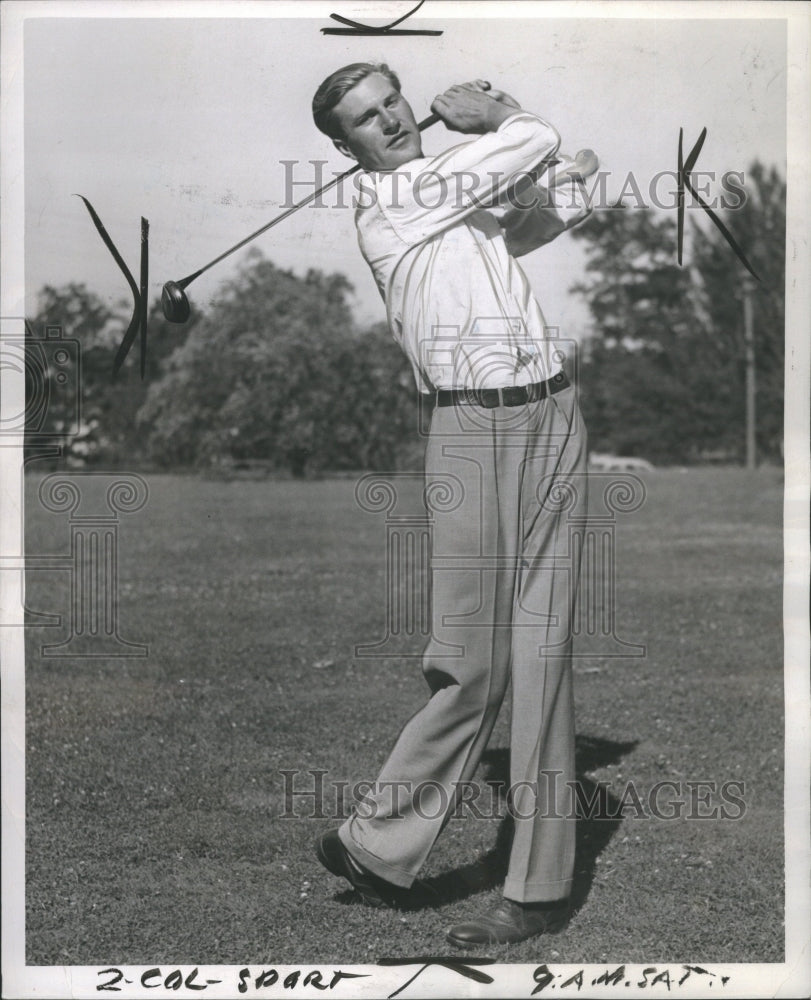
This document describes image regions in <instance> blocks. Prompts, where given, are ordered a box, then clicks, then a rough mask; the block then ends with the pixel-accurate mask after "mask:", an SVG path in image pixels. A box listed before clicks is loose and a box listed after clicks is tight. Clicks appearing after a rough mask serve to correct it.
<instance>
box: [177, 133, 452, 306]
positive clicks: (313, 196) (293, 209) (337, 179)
mask: <svg viewBox="0 0 811 1000" xmlns="http://www.w3.org/2000/svg"><path fill="white" fill-rule="evenodd" d="M439 120H440V118H439V115H429V116H428V117H427V118H423V120H422V121H421V122H420V123H419V124H418V125H417V128H418V129H419V130H420V132H422V131H424V130H425V129H427V128H430V127H431V126H432V125H436V123H437V122H438V121H439ZM359 170H360V164H359V163H356V164H355V166H354V167H350V168H349V170H345V171H344V172H343V173H342V174H339V175H338V176H337V177H334V178H333V179H332V180H331V181H330V182H329V183H328V184H325V185H324V186H323V187H320V188H318V190H317V191H313V193H312V194H308V195H307V197H306V198H302V199H301V201H298V202H296V204H295V205H291V206H290V208H287V209H285V210H284V212H282V213H281V215H277V216H276V218H275V219H271V220H270V222H267V223H265V225H264V226H262V227H261V228H260V229H257V230H256V232H254V233H251V234H250V236H246V237H245V239H244V240H240V241H239V243H236V244H235V245H234V246H232V247H231V248H230V249H228V250H226V251H225V253H221V254H220V256H219V257H215V258H214V260H212V261H211V262H210V263H208V264H206V266H205V267H201V268H200V270H199V271H195V272H194V274H189V275H187V276H186V277H185V278H182V279H181V280H180V281H178V282H177V284H178V285H179V286H180V287H181V288H186V286H187V285H190V284H191V283H192V282H193V281H194V279H195V278H199V277H200V275H201V274H203V272H205V271H207V270H208V269H209V268H210V267H214V265H215V264H219V262H220V261H221V260H225V258H226V257H228V256H230V255H231V254H232V253H236V251H237V250H240V249H241V248H242V247H244V246H245V244H246V243H250V242H251V240H255V239H256V237H257V236H261V235H262V233H266V232H267V231H268V229H272V228H273V227H274V226H277V225H278V224H279V223H280V222H284V220H285V219H287V218H289V217H290V216H291V215H293V213H294V212H297V211H298V210H299V209H300V208H304V206H305V205H309V204H310V202H311V201H315V199H316V198H319V197H320V196H321V195H322V194H324V193H325V192H326V191H329V190H330V189H331V188H334V187H335V185H336V184H340V183H341V181H343V180H346V178H347V177H351V176H352V174H356V173H357V172H358V171H359Z"/></svg>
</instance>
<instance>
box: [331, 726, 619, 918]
mask: <svg viewBox="0 0 811 1000" xmlns="http://www.w3.org/2000/svg"><path fill="white" fill-rule="evenodd" d="M636 745H637V743H636V741H635V740H631V741H626V742H616V741H614V740H604V739H598V738H596V737H593V736H578V737H577V738H576V742H575V771H576V780H577V782H578V784H579V786H580V794H581V796H582V797H583V801H585V802H597V801H598V799H597V792H598V788H599V786H598V784H597V782H595V781H593V780H592V779H591V778H589V777H587V772H589V771H593V770H596V769H597V768H600V767H606V766H607V765H609V764H617V763H619V761H620V760H622V758H623V757H624V756H625V755H626V754H628V753H630V752H631V751H632V750H633V749H634V747H636ZM482 766H483V768H484V781H485V782H487V783H488V784H491V785H492V786H493V787H494V788H496V789H497V790H498V796H499V798H498V805H499V814H501V813H503V814H504V818H503V819H502V820H501V823H500V825H499V828H498V833H497V835H496V842H495V844H494V846H493V847H492V848H491V849H490V850H489V851H488V852H487V854H485V855H483V856H482V857H480V858H479V859H478V860H477V861H473V862H471V863H470V864H467V865H462V866H461V867H459V868H454V869H452V870H451V871H447V872H443V873H442V874H441V875H435V876H433V877H432V878H428V879H425V885H426V886H427V887H428V888H429V889H430V890H432V891H433V892H435V893H436V894H437V895H438V896H439V899H440V900H441V904H440V905H444V904H446V903H455V902H458V901H460V900H463V899H467V898H468V897H469V896H472V895H475V894H476V893H479V892H486V891H487V890H489V889H495V888H497V887H499V886H501V885H503V883H504V879H505V878H506V877H507V868H508V865H509V860H510V847H511V845H512V838H513V819H512V816H510V814H509V812H508V811H507V805H506V799H505V791H506V789H507V788H508V787H509V784H510V751H509V750H508V749H507V748H506V747H499V748H496V749H492V750H486V751H485V752H484V754H483V756H482ZM602 793H603V794H602V795H601V796H600V798H599V808H597V809H590V810H589V813H594V814H595V815H584V814H583V808H582V803H581V802H578V805H577V831H576V834H575V837H576V841H575V862H574V885H573V887H572V895H571V904H572V912H573V913H574V912H576V911H577V910H579V909H580V908H581V907H582V906H583V904H584V903H585V901H586V899H587V898H588V895H589V892H590V890H591V886H592V883H593V881H594V873H595V867H596V862H597V858H598V857H599V856H600V854H601V853H602V852H603V851H604V850H605V848H606V846H607V845H608V842H609V841H610V840H611V838H612V837H613V836H614V834H615V833H616V832H617V830H618V828H619V826H620V824H621V823H622V817H621V816H617V808H618V807H619V805H620V800H619V799H618V798H617V797H616V796H615V795H612V794H611V792H609V791H608V789H607V788H605V786H603V787H602ZM335 898H336V899H338V900H339V901H341V902H346V903H354V902H357V903H360V900H359V898H358V897H357V895H356V894H355V893H354V892H353V891H352V890H348V891H346V892H341V893H339V894H338V895H337V896H336V897H335ZM426 905H427V904H425V903H422V902H421V901H420V899H419V894H416V895H415V897H414V899H413V901H412V902H410V903H408V904H404V905H403V906H402V907H401V909H408V910H420V909H424V908H426Z"/></svg>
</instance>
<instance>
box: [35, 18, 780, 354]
mask: <svg viewBox="0 0 811 1000" xmlns="http://www.w3.org/2000/svg"><path fill="white" fill-rule="evenodd" d="M335 6H336V8H337V7H339V6H340V5H335ZM409 6H413V5H409V4H399V3H391V4H388V5H386V10H387V11H390V12H391V16H392V17H394V16H396V15H397V14H399V13H404V12H405V11H406V10H408V8H409ZM737 6H738V5H736V7H737ZM72 7H73V9H76V10H82V8H81V7H80V6H78V5H75V4H74V5H72ZM430 7H431V5H430V4H428V5H427V7H426V8H424V10H425V12H426V14H427V12H428V8H430ZM475 7H476V5H467V6H465V5H457V9H456V11H454V12H453V13H455V14H457V15H458V14H459V13H460V12H464V13H467V12H469V11H471V10H474V9H475ZM52 9H55V10H56V9H58V8H52ZM109 9H110V10H112V9H113V8H109ZM142 9H150V8H146V7H145V8H142ZM165 9H166V10H169V9H171V10H178V9H181V10H185V11H187V12H189V13H194V12H195V11H201V10H202V11H204V12H207V11H212V12H213V10H214V9H216V11H217V12H218V13H219V14H220V15H222V14H223V13H225V14H230V13H231V12H233V13H234V14H237V13H241V12H242V11H243V10H245V9H246V8H242V7H240V6H239V5H234V4H231V5H229V4H217V5H215V6H214V7H212V6H209V7H208V8H206V7H205V6H204V5H200V4H187V5H186V6H185V7H181V8H178V7H174V8H168V7H167V8H165ZM251 9H255V8H251ZM299 9H301V10H302V12H303V13H308V12H309V13H312V12H313V10H314V9H313V8H312V7H308V5H307V4H302V5H300V8H299ZM341 9H343V8H341ZM436 9H437V11H439V10H440V8H439V7H437V8H436ZM441 9H442V10H444V9H445V8H441ZM555 9H558V8H555ZM85 10H86V8H85ZM132 10H137V8H132V7H130V6H129V5H126V4H123V5H120V6H119V7H118V9H117V13H118V14H122V13H128V12H130V11H132ZM261 10H262V11H263V12H264V11H265V10H266V11H267V13H268V14H270V13H272V12H273V10H272V5H269V6H268V7H267V8H261ZM500 10H501V11H502V12H506V13H510V14H512V13H515V12H516V11H518V13H519V14H521V15H522V16H519V17H509V16H502V15H501V14H500V13H497V16H495V17H484V16H478V17H477V18H475V19H473V18H470V17H459V16H445V15H443V16H442V17H441V18H440V17H437V18H436V19H434V20H432V19H431V18H430V17H427V16H426V17H425V18H423V19H422V20H421V21H420V22H419V23H420V25H422V26H425V27H439V28H442V29H443V31H444V34H443V35H442V36H441V37H439V38H425V37H423V38H357V37H355V38H342V37H329V36H323V35H321V34H320V31H319V29H320V28H321V27H322V26H324V25H325V24H327V23H328V22H327V21H326V20H325V19H324V18H323V17H316V18H313V17H299V18H297V19H290V18H277V17H271V16H262V17H259V18H243V17H236V16H225V17H223V16H218V17H216V18H215V17H200V16H192V17H123V16H118V17H100V18H91V17H78V16H73V17H59V18H57V17H41V18H30V19H28V20H27V21H26V23H25V34H24V73H25V76H24V85H25V266H26V280H25V297H26V311H27V314H28V315H31V314H32V313H33V311H34V310H35V307H36V292H37V290H38V289H39V288H40V287H41V286H42V285H44V284H46V283H48V284H52V285H61V284H65V283H67V282H69V281H83V282H85V283H86V284H87V285H88V287H90V288H91V289H92V290H94V291H95V292H97V293H98V294H99V295H101V296H102V298H104V299H105V300H107V301H109V302H110V303H112V302H114V301H115V300H117V299H120V298H127V297H128V290H127V286H126V284H125V282H124V279H123V277H122V276H121V274H120V272H119V271H118V268H117V267H116V265H115V264H114V263H113V261H112V259H111V257H110V255H109V253H108V252H107V250H106V249H105V248H104V246H103V245H102V243H101V240H100V239H99V237H98V235H97V234H96V231H95V229H94V228H93V226H92V224H91V222H90V218H89V217H88V215H87V212H86V210H85V208H84V206H83V205H82V203H81V201H80V200H79V199H78V198H76V197H75V196H74V195H75V194H82V195H84V196H85V197H87V198H88V199H89V200H90V201H91V202H92V203H93V205H94V207H95V208H96V210H97V212H98V213H99V215H100V216H101V219H102V221H103V222H104V224H105V225H106V227H107V229H108V231H109V233H110V235H111V237H112V238H113V240H114V241H115V242H116V244H117V246H118V248H119V250H120V251H121V253H122V255H123V256H124V258H125V260H126V261H127V262H128V264H129V266H130V269H131V270H132V272H133V273H134V274H135V275H136V279H137V274H138V260H139V225H140V217H141V216H145V217H146V218H147V219H148V220H149V222H150V227H151V228H150V299H152V298H153V297H155V296H157V295H159V293H160V288H161V286H162V284H163V283H164V282H165V281H167V280H169V279H172V280H177V279H179V278H181V277H183V276H185V275H187V274H189V273H191V272H193V271H195V270H197V269H198V268H199V267H201V266H203V265H204V264H206V263H207V262H208V261H209V260H211V259H213V258H214V257H216V256H218V255H219V254H220V253H222V252H223V251H224V250H226V249H227V248H228V247H230V246H232V245H233V244H234V243H236V242H238V241H239V240H240V239H242V238H243V237H244V236H246V235H248V234H249V233H251V232H252V231H254V230H255V229H257V228H259V227H260V226H261V225H263V224H264V223H265V222H267V221H269V220H270V219H271V218H272V217H273V216H274V215H275V214H277V212H278V210H279V206H280V205H282V204H283V203H284V200H285V178H286V170H287V169H289V168H286V167H285V166H284V165H283V161H285V160H287V161H291V160H292V161H296V164H297V165H296V166H295V167H294V168H293V169H294V171H295V174H294V176H295V177H296V179H301V180H312V179H313V177H314V169H313V167H312V165H311V164H310V162H309V161H311V160H326V161H327V164H326V166H325V167H324V170H325V171H326V174H325V176H326V177H327V178H328V177H329V176H330V172H331V171H337V170H343V169H346V168H347V167H349V166H351V163H350V161H348V160H346V159H344V158H343V157H342V156H341V155H340V154H339V153H338V152H337V151H336V150H335V149H334V148H333V147H332V145H331V143H330V142H329V140H327V138H326V137H325V136H323V135H321V133H319V132H318V131H317V130H316V129H315V126H314V125H313V123H312V118H311V112H310V102H311V100H312V95H313V93H314V91H315V89H316V87H317V86H318V84H319V83H320V82H321V80H322V79H323V78H324V77H325V76H326V75H327V74H328V73H330V72H331V71H332V70H334V69H336V68H337V67H339V66H342V65H344V64H346V63H349V62H355V61H360V60H368V59H373V60H383V61H386V62H388V63H389V64H390V65H391V66H392V68H394V69H395V70H396V71H397V72H398V73H399V75H400V77H401V80H402V83H403V91H404V93H405V94H406V96H407V97H408V99H409V100H410V102H411V104H412V106H413V108H414V111H415V114H416V117H417V118H418V119H420V118H422V117H424V116H425V115H427V114H428V113H429V106H430V103H431V101H432V99H433V98H434V96H435V95H436V94H437V93H439V92H440V91H442V90H444V89H445V88H446V87H448V86H450V85H451V84H453V83H458V82H461V81H464V80H469V79H473V78H485V79H487V80H490V81H491V83H492V84H493V86H497V87H499V88H501V89H503V90H506V91H507V92H508V93H510V94H512V95H513V96H515V97H516V99H517V100H518V101H519V102H520V103H521V104H522V106H524V107H526V108H528V109H529V110H532V111H535V112H537V113H538V114H540V115H541V116H542V117H544V118H546V119H547V120H548V121H550V122H551V123H552V124H553V125H554V126H555V127H556V128H557V130H558V132H559V133H560V134H561V136H562V146H561V148H562V150H563V151H564V152H568V153H572V154H573V153H574V152H576V151H577V150H578V149H581V148H584V147H590V148H592V149H594V150H595V151H596V152H597V154H598V156H599V157H600V161H601V169H603V170H606V171H610V172H611V175H610V178H609V180H608V184H607V190H608V193H609V195H611V194H613V195H614V196H616V194H618V193H619V191H620V190H621V188H622V186H623V184H624V183H625V179H626V178H627V175H628V174H629V172H632V173H633V175H634V177H635V178H636V180H637V182H638V184H639V187H640V190H641V191H642V192H643V193H645V192H647V190H648V186H649V184H650V181H651V178H653V177H654V176H655V175H656V174H657V172H659V171H663V170H675V168H676V149H677V142H678V135H679V128H680V127H684V130H685V145H686V147H687V148H688V149H689V148H691V147H692V144H693V143H694V142H695V140H696V138H697V137H698V135H699V133H700V131H701V129H702V128H703V127H705V126H706V127H707V130H708V137H707V140H706V143H705V145H704V149H703V151H702V153H701V157H700V160H699V163H698V166H697V169H703V170H707V171H714V172H715V174H716V175H717V176H718V177H720V175H721V174H722V173H724V172H725V171H730V170H737V171H745V170H746V168H747V167H748V166H749V165H750V163H751V162H752V161H753V160H754V159H755V158H759V159H761V160H762V161H764V162H766V163H767V164H774V165H775V166H777V168H778V169H779V170H780V171H781V173H784V172H785V157H786V72H785V71H786V48H785V44H786V42H785V37H786V36H785V22H784V21H782V20H780V18H777V17H775V18H772V19H755V20H752V19H748V20H747V19H739V20H733V19H730V18H727V19H725V20H717V19H716V20H713V19H687V20H684V19H682V20H672V19H668V18H665V17H653V18H633V17H632V18H627V17H625V18H607V17H592V18H586V17H583V16H580V17H564V18H561V17H546V16H540V14H543V13H544V10H543V9H542V8H536V7H535V6H534V5H530V4H522V5H517V6H516V5H512V4H510V5H503V6H502V7H501V9H500ZM478 12H479V13H480V14H481V15H484V14H485V13H487V9H486V8H485V7H479V8H478ZM490 12H491V13H492V8H491V10H490ZM525 12H528V13H529V14H533V15H536V14H537V15H538V16H526V13H525ZM46 13H47V10H46ZM458 140H459V137H458V135H456V134H455V133H449V132H448V131H447V130H446V129H445V128H444V127H443V126H441V125H440V126H435V127H434V128H433V129H432V130H430V131H429V132H427V133H426V135H425V138H424V148H425V152H426V153H427V154H430V153H437V152H440V151H441V150H442V149H444V148H446V147H447V146H449V145H451V144H453V142H455V141H458ZM669 183H670V187H668V182H667V181H664V182H662V185H661V187H660V191H668V190H672V185H673V182H672V181H670V182H669ZM711 187H712V190H713V191H716V190H717V188H718V185H717V184H715V185H711ZM308 190H311V188H307V187H299V188H298V189H297V190H296V192H295V197H296V198H298V197H300V196H301V195H303V194H306V193H307V192H308ZM672 214H673V218H674V222H673V225H674V247H675V226H676V222H675V212H673V213H672ZM352 216H353V213H352V210H351V208H350V207H348V206H347V207H344V208H338V207H335V203H334V201H332V202H330V201H328V203H327V206H326V207H321V208H318V209H309V208H308V209H304V210H302V211H300V212H299V213H297V214H296V215H295V216H293V217H292V218H291V219H289V220H287V221H286V222H284V223H283V224H282V225H281V226H279V227H278V228H275V229H274V230H272V231H271V232H269V233H267V234H265V235H264V236H262V237H260V238H259V239H258V240H256V241H255V243H254V244H253V245H254V246H256V247H257V248H259V249H260V250H261V251H262V253H263V254H265V256H267V257H269V258H270V259H271V260H273V261H274V263H276V264H277V265H279V266H281V267H285V268H293V269H294V270H295V271H296V272H297V273H302V272H303V271H304V270H306V269H307V268H309V267H315V268H320V269H322V270H326V271H336V270H337V271H342V272H343V273H345V274H346V275H347V276H348V277H349V279H350V281H351V282H352V284H353V285H354V287H355V290H356V293H355V298H354V306H355V311H356V315H357V316H358V319H359V320H360V321H361V322H372V321H376V320H382V319H383V318H384V316H385V312H384V309H383V304H382V301H381V300H380V297H379V294H378V292H377V289H376V287H375V285H374V282H373V280H372V278H371V274H370V273H369V272H368V269H367V267H366V265H365V263H364V262H363V260H362V258H361V257H360V253H359V251H358V248H357V241H356V237H355V231H354V225H353V217H352ZM246 253H247V250H242V251H239V252H238V253H237V254H235V255H234V256H233V257H231V258H228V259H227V260H226V261H223V262H222V263H221V264H218V265H216V266H215V267H214V268H212V269H211V270H210V271H209V272H207V273H206V274H205V275H203V276H202V277H201V278H199V279H198V280H197V281H195V282H194V284H193V285H192V286H191V287H190V288H189V298H190V300H191V303H192V308H195V307H198V308H205V306H206V304H207V303H208V302H209V301H211V299H212V298H213V297H215V296H216V293H217V289H218V287H219V286H220V285H221V283H222V282H223V281H224V280H226V279H227V278H228V277H229V276H231V275H233V273H234V270H235V268H236V267H237V266H238V263H239V261H240V260H244V257H245V254H246ZM674 253H675V250H674ZM522 265H523V266H524V268H525V270H526V271H527V274H528V275H529V278H530V280H531V282H532V285H533V288H534V290H535V292H536V295H537V297H538V299H539V301H540V302H541V305H542V307H543V310H544V313H545V315H546V318H547V321H548V322H549V323H550V324H553V325H557V326H560V327H561V329H562V331H563V334H564V335H565V336H574V337H575V338H578V339H579V337H580V336H581V335H582V334H583V332H584V331H585V329H586V328H587V325H588V315H587V310H586V308H585V306H584V304H583V302H582V301H581V300H580V299H579V298H578V297H577V296H574V295H572V293H571V292H570V288H571V286H572V284H574V283H575V282H576V281H578V280H581V279H582V278H583V266H584V255H583V250H582V248H581V246H580V245H578V244H576V243H575V241H574V240H572V239H571V238H569V237H567V236H565V235H564V236H563V237H561V238H559V239H558V240H557V241H556V242H555V243H554V244H551V245H550V246H548V247H545V248H543V249H542V250H540V251H537V252H535V253H533V254H531V255H530V256H528V257H526V258H524V259H523V261H522Z"/></svg>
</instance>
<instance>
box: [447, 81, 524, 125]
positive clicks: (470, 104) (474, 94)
mask: <svg viewBox="0 0 811 1000" xmlns="http://www.w3.org/2000/svg"><path fill="white" fill-rule="evenodd" d="M431 110H432V111H433V112H434V114H435V115H439V117H440V118H441V119H442V121H443V122H444V123H445V125H447V127H448V128H449V129H451V130H452V131H454V132H462V133H464V134H470V133H474V134H481V133H484V132H495V131H496V129H497V128H498V127H499V125H501V123H502V122H503V121H505V120H506V119H507V118H509V117H510V115H512V114H513V113H514V112H515V111H516V110H520V105H519V104H518V102H517V101H516V100H515V99H514V98H512V97H510V95H509V94H505V93H504V91H503V90H491V89H490V85H489V84H488V83H487V81H486V80H473V81H471V82H470V83H462V84H457V85H456V86H454V87H450V88H449V89H448V90H446V91H445V93H444V94H439V95H438V96H437V97H436V98H435V99H434V102H433V104H432V105H431Z"/></svg>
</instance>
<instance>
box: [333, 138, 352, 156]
mask: <svg viewBox="0 0 811 1000" xmlns="http://www.w3.org/2000/svg"><path fill="white" fill-rule="evenodd" d="M332 144H333V146H335V148H336V149H337V150H338V152H339V153H343V155H344V156H348V157H349V159H350V160H357V157H356V156H355V154H354V153H353V152H352V150H351V149H350V148H349V146H347V144H346V143H345V142H344V140H343V139H333V140H332Z"/></svg>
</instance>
